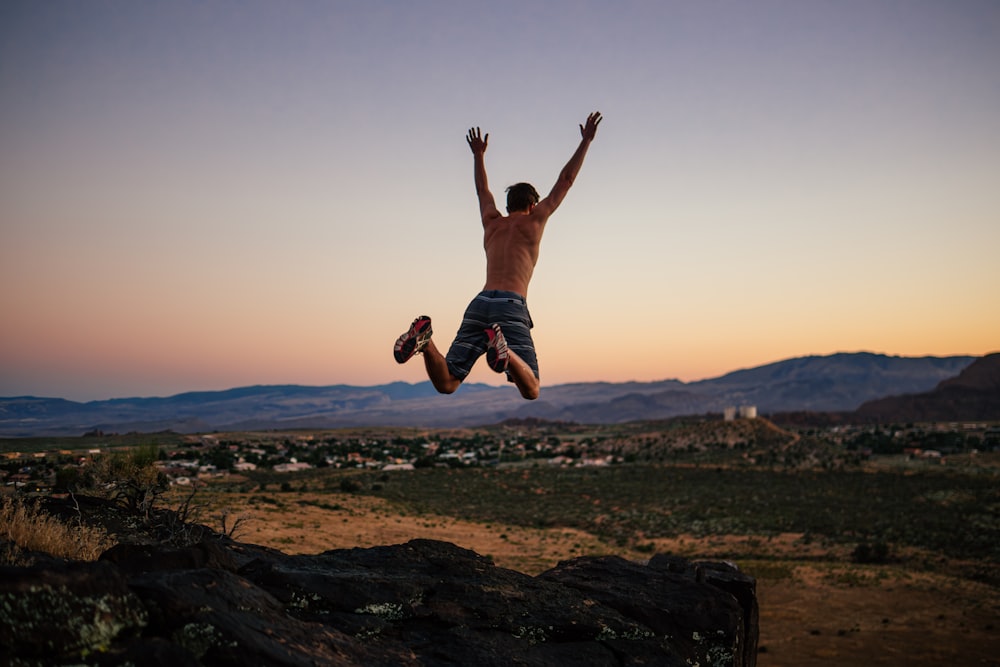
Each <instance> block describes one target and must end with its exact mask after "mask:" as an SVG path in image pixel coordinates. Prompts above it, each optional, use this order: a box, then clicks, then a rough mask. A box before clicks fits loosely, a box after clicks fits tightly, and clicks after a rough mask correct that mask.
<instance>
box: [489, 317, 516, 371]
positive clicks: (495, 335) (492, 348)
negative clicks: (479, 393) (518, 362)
mask: <svg viewBox="0 0 1000 667" xmlns="http://www.w3.org/2000/svg"><path fill="white" fill-rule="evenodd" d="M484 331H485V332H486V338H487V339H488V341H489V342H488V344H487V345H486V363H487V364H489V365H490V368H492V369H493V371H494V372H496V373H503V372H504V371H506V370H507V363H508V362H509V361H510V352H509V351H508V350H507V339H506V338H504V337H503V332H502V331H500V325H499V324H493V325H492V326H490V328H489V329H484Z"/></svg>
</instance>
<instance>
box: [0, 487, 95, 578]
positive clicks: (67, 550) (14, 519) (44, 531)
mask: <svg viewBox="0 0 1000 667" xmlns="http://www.w3.org/2000/svg"><path fill="white" fill-rule="evenodd" d="M0 539H3V540H5V541H6V542H7V543H8V548H7V549H5V550H0V564H4V565H28V564H30V560H31V559H30V557H27V556H25V555H24V554H23V553H22V550H23V551H38V552H42V553H47V554H49V555H52V556H56V557H59V558H68V559H71V560H97V557H98V556H100V555H101V553H102V552H103V551H104V550H106V549H108V548H109V547H111V546H112V545H113V544H114V541H113V540H112V539H111V538H110V537H109V536H108V534H107V533H106V532H104V530H103V529H101V528H93V527H89V526H82V525H72V524H66V523H63V522H62V521H60V520H58V519H56V518H55V517H53V516H52V515H50V514H48V513H46V512H45V511H43V510H41V509H40V508H39V506H38V502H37V501H36V502H30V501H28V500H25V499H23V498H20V497H12V496H8V497H4V498H0ZM9 545H13V547H14V548H10V546H9Z"/></svg>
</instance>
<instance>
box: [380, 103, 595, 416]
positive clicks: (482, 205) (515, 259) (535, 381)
mask: <svg viewBox="0 0 1000 667" xmlns="http://www.w3.org/2000/svg"><path fill="white" fill-rule="evenodd" d="M601 119H602V118H601V114H600V113H599V112H596V111H595V112H594V113H592V114H590V115H589V116H587V122H586V124H585V125H581V126H580V135H581V139H580V145H579V146H578V147H577V149H576V152H574V153H573V156H572V157H571V158H570V159H569V162H567V163H566V166H565V167H563V169H562V171H561V172H559V178H558V179H557V180H556V183H555V185H553V186H552V190H551V191H550V192H549V194H548V196H547V197H545V199H542V200H541V201H539V200H538V193H537V192H536V191H535V188H533V187H532V186H531V185H530V184H528V183H518V184H517V185H512V186H510V187H509V188H507V215H506V216H505V215H501V214H500V211H498V210H497V206H496V202H495V201H494V199H493V193H491V192H490V188H489V185H488V183H487V180H486V163H485V160H484V155H485V153H486V145H487V143H488V142H489V140H490V135H489V134H487V135H486V136H483V135H482V133H481V132H480V130H479V128H478V127H475V128H472V129H470V130H469V133H468V136H467V137H466V141H468V143H469V148H470V149H472V157H473V174H474V176H475V182H476V195H477V196H478V197H479V213H480V216H481V217H482V221H483V246H484V247H485V249H486V284H485V285H484V286H483V291H482V292H480V293H479V294H478V295H476V297H475V298H474V299H473V300H472V303H470V304H469V307H468V308H467V309H466V311H465V315H464V317H463V318H462V325H461V326H460V327H459V330H458V334H456V336H455V340H454V342H453V343H452V344H451V347H450V348H449V350H448V354H447V356H443V355H442V354H441V352H440V350H438V348H437V346H435V344H434V341H433V340H432V339H431V334H432V330H431V318H429V317H427V316H426V315H421V316H420V317H418V318H417V319H415V320H413V324H411V325H410V328H409V329H408V330H407V331H406V332H405V333H403V335H401V336H400V337H399V338H398V339H397V340H396V344H395V346H394V347H393V356H395V358H396V361H397V362H399V363H401V364H402V363H406V362H407V361H409V360H410V358H411V357H412V356H413V355H414V354H417V353H423V355H424V366H425V368H426V370H427V376H428V377H429V378H430V380H431V383H432V384H433V385H434V388H435V389H437V390H438V391H439V392H441V393H442V394H450V393H452V392H454V391H455V390H456V389H458V387H459V385H461V384H462V382H463V381H464V380H465V378H466V377H467V376H468V375H469V372H470V371H471V370H472V366H473V364H475V363H476V360H478V359H479V357H480V356H482V355H483V354H484V353H485V354H486V361H487V363H488V364H489V366H490V368H492V369H493V370H494V371H496V372H497V373H506V374H507V379H508V380H510V381H511V382H513V383H514V384H515V385H516V386H517V388H518V390H519V391H520V392H521V396H523V397H524V398H526V399H528V400H534V399H536V398H538V391H539V376H538V360H537V358H536V356H535V345H534V342H533V341H532V339H531V328H532V326H534V325H533V323H532V321H531V316H530V315H529V314H528V306H527V302H526V300H525V298H526V296H527V294H528V283H529V282H530V281H531V275H532V273H533V272H534V270H535V264H536V263H537V262H538V249H539V245H540V244H541V241H542V232H543V231H544V230H545V223H546V222H547V221H548V219H549V216H550V215H552V213H553V212H555V210H556V209H557V208H559V204H561V203H562V200H563V199H564V198H565V197H566V193H568V192H569V189H570V187H571V186H572V185H573V181H574V180H576V175H577V174H578V173H579V171H580V167H581V166H582V165H583V158H584V157H586V155H587V149H588V148H589V147H590V142H592V141H593V140H594V136H596V134H597V126H598V125H599V124H600V122H601Z"/></svg>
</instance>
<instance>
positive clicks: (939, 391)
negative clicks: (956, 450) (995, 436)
mask: <svg viewBox="0 0 1000 667" xmlns="http://www.w3.org/2000/svg"><path fill="white" fill-rule="evenodd" d="M857 414H858V415H861V416H863V417H866V418H869V419H872V420H879V421H883V422H886V421H895V422H922V421H989V420H996V419H1000V352H998V353H994V354H988V355H986V356H985V357H982V358H980V359H976V360H975V361H974V362H972V364H971V365H970V366H968V367H967V368H965V369H964V370H963V371H962V372H961V373H960V374H959V375H958V376H957V377H954V378H950V379H947V380H943V381H941V382H940V383H939V384H938V385H937V387H935V388H934V389H933V390H931V391H928V392H923V393H917V394H907V395H902V396H890V397H887V398H881V399H877V400H873V401H867V402H866V403H864V404H863V405H862V406H861V407H859V408H858V410H857Z"/></svg>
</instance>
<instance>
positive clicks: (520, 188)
mask: <svg viewBox="0 0 1000 667" xmlns="http://www.w3.org/2000/svg"><path fill="white" fill-rule="evenodd" d="M537 203H538V192H537V191H536V190H535V188H534V187H533V186H532V185H531V183H518V184H517V185H512V186H510V187H509V188H507V213H518V212H522V211H530V210H531V207H532V206H534V205H535V204H537Z"/></svg>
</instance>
